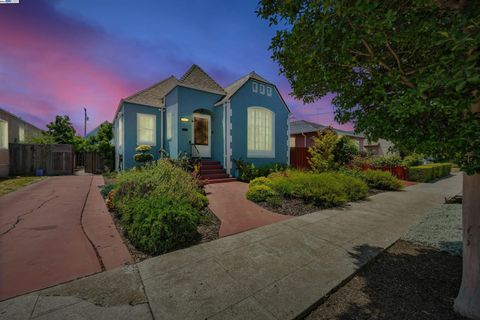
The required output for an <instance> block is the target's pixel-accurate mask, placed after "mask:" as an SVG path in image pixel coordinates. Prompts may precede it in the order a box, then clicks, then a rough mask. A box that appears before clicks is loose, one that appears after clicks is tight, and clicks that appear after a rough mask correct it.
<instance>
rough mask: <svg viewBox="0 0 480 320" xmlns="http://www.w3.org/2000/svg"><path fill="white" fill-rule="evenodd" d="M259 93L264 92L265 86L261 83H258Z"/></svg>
mask: <svg viewBox="0 0 480 320" xmlns="http://www.w3.org/2000/svg"><path fill="white" fill-rule="evenodd" d="M260 94H265V86H264V85H263V84H261V85H260Z"/></svg>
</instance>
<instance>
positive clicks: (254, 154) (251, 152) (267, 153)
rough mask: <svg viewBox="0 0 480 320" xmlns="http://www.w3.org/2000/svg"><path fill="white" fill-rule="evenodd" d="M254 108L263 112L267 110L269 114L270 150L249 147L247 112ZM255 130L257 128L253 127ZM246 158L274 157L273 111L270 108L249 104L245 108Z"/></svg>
mask: <svg viewBox="0 0 480 320" xmlns="http://www.w3.org/2000/svg"><path fill="white" fill-rule="evenodd" d="M251 110H252V111H254V110H261V111H264V112H268V113H269V114H270V115H271V124H270V130H271V134H272V138H271V140H272V146H271V149H270V150H257V149H251V148H250V147H251V146H250V145H249V136H250V123H249V118H250V117H249V113H250V111H251ZM254 130H255V131H256V130H257V129H254ZM253 135H254V136H256V135H257V133H256V132H254V133H253ZM247 158H275V112H273V111H272V110H270V109H268V108H265V107H260V106H251V107H248V108H247Z"/></svg>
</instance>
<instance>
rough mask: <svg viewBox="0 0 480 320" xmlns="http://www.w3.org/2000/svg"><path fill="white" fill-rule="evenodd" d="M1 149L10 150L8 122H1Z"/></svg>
mask: <svg viewBox="0 0 480 320" xmlns="http://www.w3.org/2000/svg"><path fill="white" fill-rule="evenodd" d="M0 149H8V122H7V121H4V120H0Z"/></svg>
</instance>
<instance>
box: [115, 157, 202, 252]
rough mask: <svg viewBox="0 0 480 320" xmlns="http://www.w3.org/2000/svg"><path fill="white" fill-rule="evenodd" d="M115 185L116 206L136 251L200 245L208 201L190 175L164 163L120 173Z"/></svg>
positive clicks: (167, 162)
mask: <svg viewBox="0 0 480 320" xmlns="http://www.w3.org/2000/svg"><path fill="white" fill-rule="evenodd" d="M116 182H117V184H118V188H117V189H115V191H116V192H115V195H114V197H113V199H112V200H113V204H114V207H115V209H116V211H117V212H118V214H119V215H120V217H121V222H122V226H123V228H124V230H125V235H126V237H127V238H128V239H129V240H130V241H131V242H132V244H133V245H134V246H135V247H137V248H138V249H140V250H142V251H143V252H146V253H149V254H160V253H165V252H168V251H171V250H175V249H178V248H182V247H185V246H188V245H190V244H193V243H195V242H196V241H197V239H198V233H197V224H198V223H199V220H200V210H201V209H203V208H204V207H205V206H206V205H207V204H208V199H207V197H206V196H205V195H204V194H202V191H201V189H199V187H198V186H197V181H196V179H195V178H193V177H192V176H191V175H190V174H189V173H187V172H185V171H184V170H182V169H181V168H179V167H177V166H175V165H173V164H172V163H171V162H170V161H168V160H167V159H162V160H158V161H156V163H153V164H147V165H145V166H144V167H142V168H141V169H132V170H129V171H125V172H122V173H120V174H119V175H118V176H117V181H116Z"/></svg>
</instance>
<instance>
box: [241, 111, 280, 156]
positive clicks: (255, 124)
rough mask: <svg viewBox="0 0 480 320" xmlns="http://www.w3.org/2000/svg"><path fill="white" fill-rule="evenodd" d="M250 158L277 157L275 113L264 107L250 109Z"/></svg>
mask: <svg viewBox="0 0 480 320" xmlns="http://www.w3.org/2000/svg"><path fill="white" fill-rule="evenodd" d="M247 112H248V128H247V130H248V134H247V135H248V143H247V145H248V148H247V149H248V152H247V156H248V157H249V158H255V157H259V158H262V157H263V158H273V157H275V127H274V125H275V113H273V112H272V111H270V110H268V109H266V108H262V107H250V108H248V111H247Z"/></svg>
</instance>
